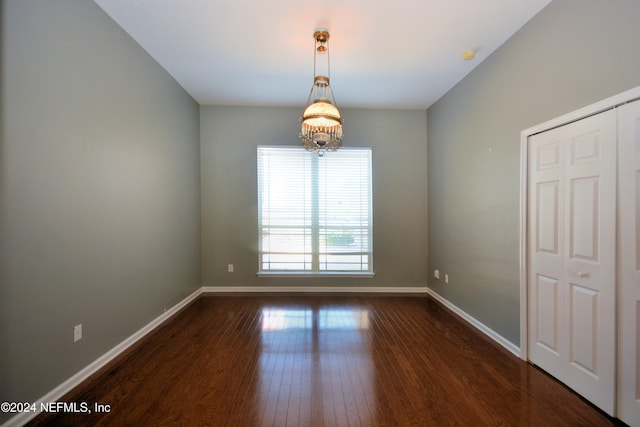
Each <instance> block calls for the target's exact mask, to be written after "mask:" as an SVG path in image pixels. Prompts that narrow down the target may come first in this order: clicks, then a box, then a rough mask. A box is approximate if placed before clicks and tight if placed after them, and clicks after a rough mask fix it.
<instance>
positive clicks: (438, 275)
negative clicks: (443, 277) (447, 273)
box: [433, 270, 440, 279]
mask: <svg viewBox="0 0 640 427" xmlns="http://www.w3.org/2000/svg"><path fill="white" fill-rule="evenodd" d="M433 277H435V278H436V279H439V278H440V270H433Z"/></svg>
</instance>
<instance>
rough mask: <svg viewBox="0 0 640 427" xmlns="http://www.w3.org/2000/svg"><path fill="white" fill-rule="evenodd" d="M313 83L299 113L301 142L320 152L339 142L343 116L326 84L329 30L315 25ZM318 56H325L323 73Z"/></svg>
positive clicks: (305, 146)
mask: <svg viewBox="0 0 640 427" xmlns="http://www.w3.org/2000/svg"><path fill="white" fill-rule="evenodd" d="M313 39H314V40H315V42H314V44H315V46H314V52H313V86H312V87H311V92H310V93H309V98H308V99H307V104H306V107H305V110H304V113H303V114H302V118H301V120H302V130H301V132H300V138H301V139H302V145H304V148H306V149H307V150H309V151H317V152H318V154H319V155H320V156H322V155H324V152H325V150H326V151H335V150H337V149H338V147H340V143H341V142H342V117H340V112H339V111H338V107H336V100H335V99H334V97H333V93H332V92H331V86H330V85H329V77H330V74H331V73H330V61H329V30H327V29H325V28H318V29H316V30H315V32H314V33H313ZM318 56H321V57H323V56H326V68H324V69H323V71H325V72H326V74H321V72H322V71H321V72H320V73H319V72H318V68H320V67H319V66H318Z"/></svg>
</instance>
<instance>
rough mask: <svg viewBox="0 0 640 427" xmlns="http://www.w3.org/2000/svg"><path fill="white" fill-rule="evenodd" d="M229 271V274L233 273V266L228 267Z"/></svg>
mask: <svg viewBox="0 0 640 427" xmlns="http://www.w3.org/2000/svg"><path fill="white" fill-rule="evenodd" d="M227 271H228V272H229V273H233V264H229V265H227Z"/></svg>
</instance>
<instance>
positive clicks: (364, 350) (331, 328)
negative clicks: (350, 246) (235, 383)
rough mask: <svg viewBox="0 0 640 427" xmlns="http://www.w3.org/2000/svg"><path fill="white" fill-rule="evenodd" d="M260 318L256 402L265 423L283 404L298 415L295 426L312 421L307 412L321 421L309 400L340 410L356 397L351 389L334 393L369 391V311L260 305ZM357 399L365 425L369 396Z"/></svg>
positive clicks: (372, 374)
mask: <svg viewBox="0 0 640 427" xmlns="http://www.w3.org/2000/svg"><path fill="white" fill-rule="evenodd" d="M261 318H262V319H261V338H262V346H261V355H260V401H261V403H260V406H261V409H262V411H263V421H264V422H266V423H267V424H269V423H274V422H275V421H274V417H276V414H280V413H281V412H280V411H285V408H288V409H286V410H287V411H289V412H292V413H298V414H299V415H298V416H299V417H300V418H299V420H298V421H299V424H300V425H312V424H314V423H317V420H315V421H314V420H313V419H312V417H313V416H315V417H318V416H319V417H320V418H319V419H320V420H322V414H318V413H317V407H316V408H315V410H314V407H313V406H312V401H313V402H315V403H314V405H318V403H317V402H321V403H320V405H321V409H320V411H321V412H324V411H323V409H322V402H325V405H329V406H330V407H332V408H334V409H333V410H335V411H336V412H338V411H339V410H341V411H343V412H344V413H346V412H347V411H349V410H350V408H352V407H353V405H355V404H356V403H355V401H354V399H356V396H355V395H354V394H353V392H351V394H349V395H347V396H345V397H344V398H340V399H338V400H336V396H340V395H342V393H343V392H344V391H345V390H346V391H347V393H349V390H352V389H356V390H372V389H373V387H374V386H373V383H374V381H375V377H376V373H375V367H374V364H373V360H372V358H371V348H370V347H371V331H369V328H370V323H369V310H367V309H363V308H361V307H344V306H340V307H322V308H320V307H318V308H316V307H313V308H306V307H292V308H287V307H264V308H263V309H262V316H261ZM343 387H345V388H344V390H343ZM293 390H295V392H294V391H293ZM290 393H294V394H290ZM357 399H358V404H360V405H363V404H364V405H365V407H364V408H359V409H360V410H362V411H363V413H360V415H359V416H360V421H363V422H365V423H366V422H367V421H368V419H369V416H370V414H371V412H369V411H370V410H372V408H373V407H374V406H375V405H374V402H373V400H372V399H373V396H371V395H370V394H365V395H362V396H360V395H358V397H357ZM290 404H292V405H294V406H295V408H293V409H292V408H291V407H290ZM281 405H282V406H281ZM331 405H333V406H331ZM335 405H339V407H338V406H335ZM367 407H368V408H369V409H367ZM367 413H368V414H369V415H366V414H367ZM312 414H315V415H312ZM326 415H331V416H333V414H330V413H327V414H326Z"/></svg>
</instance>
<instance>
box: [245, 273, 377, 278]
mask: <svg viewBox="0 0 640 427" xmlns="http://www.w3.org/2000/svg"><path fill="white" fill-rule="evenodd" d="M256 275H257V276H258V277H358V278H363V279H372V278H373V277H375V275H376V274H375V273H373V272H362V271H356V272H348V271H330V272H315V271H314V272H304V271H292V272H288V271H259V272H258V273H256Z"/></svg>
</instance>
